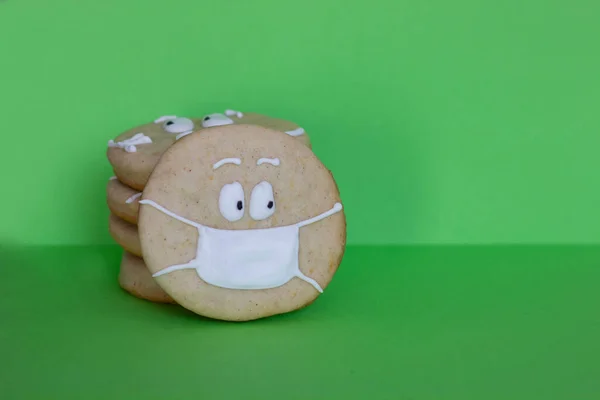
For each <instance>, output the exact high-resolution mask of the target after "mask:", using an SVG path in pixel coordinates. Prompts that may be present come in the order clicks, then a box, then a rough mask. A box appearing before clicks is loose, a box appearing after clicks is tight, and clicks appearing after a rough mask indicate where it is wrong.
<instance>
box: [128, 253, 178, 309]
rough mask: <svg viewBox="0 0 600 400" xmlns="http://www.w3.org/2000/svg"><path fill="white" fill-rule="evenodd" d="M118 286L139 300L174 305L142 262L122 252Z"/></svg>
mask: <svg viewBox="0 0 600 400" xmlns="http://www.w3.org/2000/svg"><path fill="white" fill-rule="evenodd" d="M119 285H121V287H122V288H123V289H125V290H126V291H127V292H129V293H130V294H132V295H134V296H135V297H139V298H140V299H144V300H149V301H153V302H155V303H172V304H173V303H175V302H174V301H173V299H172V298H171V297H170V296H169V295H168V294H166V293H165V291H164V290H162V289H161V288H160V286H158V285H157V284H156V282H155V281H154V279H153V278H152V275H151V274H150V271H148V268H146V264H144V260H142V259H141V258H139V257H136V256H134V255H133V254H131V253H128V252H124V253H123V258H121V269H120V271H119Z"/></svg>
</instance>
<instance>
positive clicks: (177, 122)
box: [163, 118, 194, 133]
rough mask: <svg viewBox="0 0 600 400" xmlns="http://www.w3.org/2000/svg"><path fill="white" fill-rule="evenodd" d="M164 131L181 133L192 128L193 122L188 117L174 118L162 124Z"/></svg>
mask: <svg viewBox="0 0 600 400" xmlns="http://www.w3.org/2000/svg"><path fill="white" fill-rule="evenodd" d="M163 128H164V129H165V131H167V132H169V133H183V132H187V131H191V130H193V129H194V122H193V121H192V120H191V119H189V118H174V119H170V120H168V121H166V122H165V123H164V124H163Z"/></svg>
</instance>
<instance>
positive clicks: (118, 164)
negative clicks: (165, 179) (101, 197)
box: [106, 115, 202, 190]
mask: <svg viewBox="0 0 600 400" xmlns="http://www.w3.org/2000/svg"><path fill="white" fill-rule="evenodd" d="M201 127H202V122H201V119H194V118H191V119H190V118H184V117H177V116H174V115H170V116H163V117H160V118H157V119H156V120H155V121H153V122H150V123H147V124H144V125H140V126H137V127H135V128H133V129H129V130H127V131H125V132H123V133H121V134H120V135H119V136H117V137H116V138H114V139H113V140H109V141H108V150H107V153H106V155H107V157H108V160H109V162H110V164H111V165H112V167H113V170H114V172H115V175H116V176H117V177H118V178H119V180H120V181H121V182H123V183H124V184H125V185H127V186H130V187H132V188H134V189H137V190H142V189H143V188H144V186H145V185H146V182H147V181H148V177H149V176H150V173H151V172H152V170H153V169H154V166H155V165H156V163H157V162H158V159H159V158H160V156H161V155H162V153H164V151H165V150H166V149H168V148H169V147H170V146H171V145H172V144H173V143H175V141H176V140H178V139H180V138H181V137H184V136H185V135H187V134H189V133H190V132H192V131H195V130H198V129H200V128H201Z"/></svg>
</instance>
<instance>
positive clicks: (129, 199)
mask: <svg viewBox="0 0 600 400" xmlns="http://www.w3.org/2000/svg"><path fill="white" fill-rule="evenodd" d="M141 195H142V192H140V193H136V194H134V195H133V196H131V197H130V198H128V199H127V200H125V203H127V204H130V203H133V202H134V201H135V199H138V198H140V196H141Z"/></svg>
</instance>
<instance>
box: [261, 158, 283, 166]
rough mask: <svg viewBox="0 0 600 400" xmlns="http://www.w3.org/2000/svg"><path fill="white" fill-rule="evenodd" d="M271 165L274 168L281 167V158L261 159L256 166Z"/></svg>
mask: <svg viewBox="0 0 600 400" xmlns="http://www.w3.org/2000/svg"><path fill="white" fill-rule="evenodd" d="M265 163H267V164H271V165H274V166H278V165H279V158H260V159H259V160H258V161H257V162H256V165H261V164H265Z"/></svg>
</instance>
